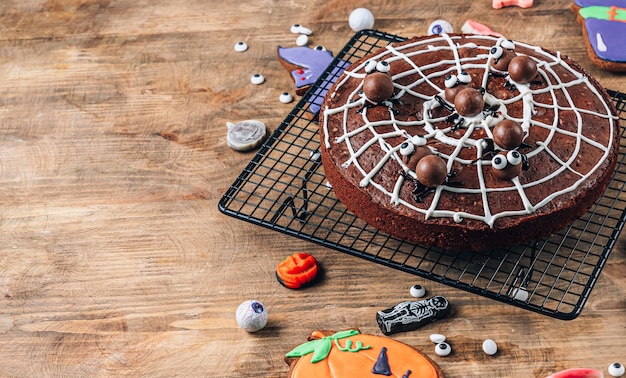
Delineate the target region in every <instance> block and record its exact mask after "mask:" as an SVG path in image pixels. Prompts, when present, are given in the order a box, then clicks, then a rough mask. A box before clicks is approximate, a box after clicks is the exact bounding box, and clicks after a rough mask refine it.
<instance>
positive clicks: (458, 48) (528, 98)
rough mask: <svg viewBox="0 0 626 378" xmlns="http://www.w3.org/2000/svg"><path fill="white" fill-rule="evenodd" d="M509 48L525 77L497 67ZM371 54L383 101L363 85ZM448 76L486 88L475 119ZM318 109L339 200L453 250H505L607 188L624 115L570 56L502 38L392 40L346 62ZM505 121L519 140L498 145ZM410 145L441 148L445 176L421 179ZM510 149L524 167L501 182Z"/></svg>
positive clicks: (549, 228) (577, 211) (376, 221)
mask: <svg viewBox="0 0 626 378" xmlns="http://www.w3.org/2000/svg"><path fill="white" fill-rule="evenodd" d="M513 45H514V47H513ZM495 47H498V48H499V50H502V51H501V52H502V54H501V56H500V57H499V58H495V55H497V52H496V53H495V54H494V52H493V50H494V48H495ZM506 54H513V55H514V56H517V57H523V58H525V59H526V60H527V61H528V60H530V63H532V64H534V65H535V66H536V68H535V69H536V75H534V76H533V77H532V79H530V80H529V81H528V82H527V83H526V82H523V81H524V80H526V79H522V78H523V77H528V75H527V74H526V72H521V73H520V72H518V70H517V68H515V70H516V71H515V72H514V74H510V73H509V72H508V70H507V69H506V68H505V69H504V70H501V69H496V68H495V63H496V61H497V60H504V59H505V56H506ZM528 58H530V59H528ZM371 61H378V62H380V61H385V62H387V63H388V66H389V68H388V71H387V74H388V75H389V76H390V77H391V79H392V81H393V84H394V88H395V91H394V95H393V96H392V97H391V98H389V99H388V100H386V101H382V102H376V103H372V102H371V101H369V100H368V98H366V96H364V94H363V93H362V91H361V89H362V85H363V82H364V79H365V78H366V77H367V75H368V72H367V70H368V67H369V68H371V67H372V65H373V64H372V63H371ZM511 70H513V69H511ZM524 70H526V68H524ZM451 76H455V77H457V78H458V80H459V81H461V80H463V81H465V82H463V83H457V84H459V85H461V84H462V85H464V86H467V87H470V88H473V89H474V90H478V91H481V93H482V94H483V97H484V101H485V105H484V108H483V109H480V111H479V114H478V115H474V114H473V113H474V112H473V110H474V109H472V112H471V113H464V112H465V107H464V108H463V110H461V109H460V108H459V109H457V107H455V105H456V104H455V101H451V100H450V99H449V98H447V97H446V96H447V92H446V90H447V89H449V88H448V87H449V86H448V84H449V83H448V82H449V81H450V77H451ZM531 76H532V74H531ZM468 77H469V79H468ZM511 77H515V78H516V79H517V80H518V81H517V82H516V81H514V80H512V79H511ZM461 78H463V79H461ZM322 109H323V113H322V114H321V116H320V137H321V156H322V163H323V166H324V172H325V174H326V177H327V179H328V181H329V183H330V184H331V186H332V187H333V190H334V192H335V194H336V196H337V198H338V199H339V200H340V201H341V202H342V203H344V204H345V206H346V207H347V208H348V209H350V210H351V211H352V212H354V213H355V214H356V215H357V216H358V217H359V218H361V219H363V220H365V221H366V222H368V223H369V224H371V225H373V226H374V227H376V228H378V229H380V230H382V231H384V232H386V233H389V234H391V235H394V236H396V237H399V238H401V239H405V240H409V241H413V242H417V243H421V244H425V245H433V246H439V247H443V248H447V249H456V250H484V249H490V248H498V247H507V246H511V245H517V244H521V243H524V242H528V241H532V240H537V239H540V238H542V237H545V236H547V235H549V234H551V233H553V232H556V231H559V230H561V229H563V228H564V227H566V226H567V225H569V224H570V223H571V222H573V221H574V220H575V219H576V218H577V217H580V216H581V215H582V214H584V213H585V212H586V211H587V210H588V209H589V208H590V207H591V206H592V205H593V203H594V202H595V201H596V200H597V199H598V198H599V197H600V196H601V195H602V194H603V193H604V191H605V190H606V187H607V186H608V184H609V182H610V179H611V176H612V173H613V171H614V169H615V165H616V161H617V154H618V147H619V143H618V141H619V132H618V129H619V126H618V118H617V117H616V111H615V109H614V106H613V104H612V102H611V100H610V98H609V96H608V94H607V93H606V91H605V90H604V89H603V88H602V87H601V86H600V85H599V84H598V82H597V81H596V80H595V79H593V78H592V77H591V76H590V75H589V74H588V73H587V72H586V71H585V70H584V69H583V68H582V67H580V66H579V65H578V64H576V63H575V62H573V61H571V60H570V59H568V58H567V57H566V56H563V55H561V54H559V53H554V52H552V51H549V50H545V49H541V48H539V47H535V46H531V45H528V44H524V43H520V42H512V41H508V40H506V39H504V38H497V37H489V36H477V35H441V36H429V37H420V38H413V39H410V40H408V41H406V42H402V43H397V44H391V45H390V46H388V47H386V48H383V49H381V50H379V51H377V52H374V53H373V54H371V55H370V56H367V57H364V58H362V59H361V60H359V61H357V62H356V63H354V64H353V65H352V66H351V67H349V68H348V69H347V70H346V71H345V72H344V74H343V75H342V76H341V77H340V78H339V79H338V80H337V82H336V83H335V84H334V85H333V87H331V89H330V90H329V92H328V94H327V96H326V98H325V102H324V104H323V107H322ZM462 112H463V115H460V113H462ZM503 120H507V121H510V120H512V121H515V122H517V123H518V124H520V125H521V126H520V127H522V130H523V143H522V144H521V145H520V146H518V147H515V148H511V147H508V148H506V149H504V148H501V147H500V146H498V145H497V144H496V145H495V146H494V143H493V141H494V140H499V139H498V136H497V135H495V136H494V133H493V130H494V128H495V126H496V125H497V123H498V122H500V121H503ZM406 143H408V144H412V145H413V146H412V147H411V146H409V147H411V149H413V150H417V149H420V148H427V149H428V150H429V151H428V153H432V154H434V155H437V156H440V157H441V158H442V159H443V160H444V161H445V163H446V167H447V178H446V180H445V181H444V182H442V183H441V184H438V185H435V186H434V187H424V185H422V184H421V182H420V177H419V170H417V173H416V169H415V168H414V167H413V166H412V165H411V164H413V163H410V156H411V155H405V152H406V151H404V148H403V145H404V144H406ZM511 151H513V152H517V153H518V155H519V157H520V158H522V159H523V160H524V164H525V169H524V170H520V169H518V170H519V171H520V173H519V174H517V175H514V176H513V177H512V178H505V179H502V178H501V176H500V175H499V174H500V173H501V172H500V171H499V170H498V169H495V168H494V167H495V162H494V160H498V158H496V156H498V154H504V156H506V153H507V152H511ZM502 159H504V158H503V157H502V158H500V160H502ZM504 160H505V162H506V159H504ZM492 165H493V166H492ZM421 181H425V179H423V178H422V179H421Z"/></svg>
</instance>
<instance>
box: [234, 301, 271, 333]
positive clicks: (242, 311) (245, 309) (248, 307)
mask: <svg viewBox="0 0 626 378" xmlns="http://www.w3.org/2000/svg"><path fill="white" fill-rule="evenodd" d="M235 317H236V319H237V324H239V327H241V328H243V329H244V330H245V331H247V332H256V331H258V330H260V329H263V328H264V327H265V325H266V324H267V310H265V307H264V306H263V304H262V303H261V302H259V301H255V300H247V301H245V302H243V303H242V304H240V305H239V307H237V313H236V314H235Z"/></svg>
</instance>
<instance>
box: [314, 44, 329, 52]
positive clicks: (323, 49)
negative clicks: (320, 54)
mask: <svg viewBox="0 0 626 378" xmlns="http://www.w3.org/2000/svg"><path fill="white" fill-rule="evenodd" d="M313 50H317V51H326V47H324V46H322V45H317V46H315V47H313Z"/></svg>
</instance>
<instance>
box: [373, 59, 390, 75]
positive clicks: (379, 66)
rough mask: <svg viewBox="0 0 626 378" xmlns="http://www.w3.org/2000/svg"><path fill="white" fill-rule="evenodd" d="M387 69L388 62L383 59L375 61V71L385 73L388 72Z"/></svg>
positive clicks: (388, 68)
mask: <svg viewBox="0 0 626 378" xmlns="http://www.w3.org/2000/svg"><path fill="white" fill-rule="evenodd" d="M389 70H390V67H389V63H387V62H385V61H384V60H383V61H380V62H378V63H376V71H378V72H382V73H387V72H389Z"/></svg>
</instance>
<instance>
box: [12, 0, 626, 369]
mask: <svg viewBox="0 0 626 378" xmlns="http://www.w3.org/2000/svg"><path fill="white" fill-rule="evenodd" d="M360 6H365V7H367V8H369V9H370V10H372V12H373V13H374V15H375V16H376V24H375V28H377V29H379V30H382V31H385V32H389V33H393V34H398V35H402V36H412V35H419V34H423V33H425V31H426V28H427V25H428V24H429V23H430V22H431V21H433V20H435V19H439V18H443V19H446V20H448V21H449V22H451V23H452V25H454V27H455V28H456V30H460V27H461V25H462V24H463V23H464V22H465V21H466V20H467V19H474V20H476V21H480V22H483V23H486V24H488V25H490V26H491V27H492V28H493V29H495V30H497V31H499V32H501V33H503V34H505V35H507V36H508V37H509V38H512V39H517V40H522V41H526V42H530V43H534V44H538V45H541V46H544V47H546V48H549V49H552V50H558V51H561V52H563V53H564V54H566V55H569V56H570V57H571V58H573V59H575V60H577V61H579V62H580V63H581V64H582V65H583V66H584V67H586V68H587V69H588V70H589V71H590V72H591V73H592V74H594V75H595V76H596V77H597V78H598V80H599V81H600V82H601V83H602V84H603V85H605V86H607V87H609V88H612V89H615V90H621V91H626V76H625V75H619V74H611V73H607V72H602V71H600V70H598V69H596V68H595V67H594V66H593V65H592V64H591V62H590V60H589V59H588V58H587V55H586V51H585V48H584V44H583V40H582V36H581V28H580V26H579V25H578V24H577V23H576V21H575V17H574V15H573V14H572V13H571V12H570V10H569V1H565V0H559V1H545V0H543V1H535V6H534V7H533V8H530V9H520V8H506V9H501V10H494V9H492V7H491V2H490V1H475V2H463V1H458V0H441V1H416V0H411V1H393V2H391V1H385V2H380V1H379V2H376V1H369V2H360V1H350V0H341V1H321V0H308V1H305V0H290V1H269V0H266V1H251V0H241V1H237V2H230V1H215V0H212V1H211V0H207V1H201V0H187V1H180V2H176V1H163V0H155V1H137V0H132V1H131V0H47V1H43V0H5V1H3V2H2V4H0V25H1V26H0V187H1V188H2V192H3V195H2V196H0V251H1V254H0V293H1V294H2V295H0V376H2V377H26V376H54V377H83V376H85V377H86V376H93V377H105V376H128V377H173V376H186V377H196V376H206V377H238V376H242V377H243V376H250V377H253V376H254V377H284V376H285V375H286V372H287V365H286V364H285V363H284V362H283V356H284V354H285V353H286V352H287V351H288V350H289V349H291V348H292V347H293V346H295V345H297V344H299V343H301V342H303V341H304V340H305V338H306V336H307V335H308V333H309V332H310V331H312V330H316V329H334V330H341V329H345V328H350V327H359V328H360V329H361V331H363V332H366V333H373V334H380V330H379V329H378V327H377V325H376V323H375V321H374V316H375V313H376V311H378V310H380V309H383V308H386V307H389V306H390V305H393V304H395V303H398V302H400V301H403V300H406V299H407V298H408V297H409V295H408V290H409V287H410V286H411V285H413V284H422V285H423V286H425V287H426V288H427V289H428V292H429V293H430V294H437V295H444V296H446V297H447V298H448V299H449V300H450V301H451V303H453V305H454V311H453V314H452V316H451V317H449V318H448V319H446V320H443V321H440V322H438V323H435V324H432V325H430V326H427V327H425V328H423V329H421V330H419V331H415V332H408V333H403V334H397V335H394V338H396V339H397V340H400V341H403V342H406V343H408V344H410V345H413V346H415V347H416V348H418V349H420V350H422V351H423V352H425V353H426V354H427V355H429V356H430V357H432V358H434V359H435V360H436V361H437V362H439V364H440V366H441V368H442V369H443V371H444V372H445V374H446V376H447V377H483V376H497V377H545V376H546V375H548V374H550V373H553V372H556V371H559V370H562V369H565V368H571V367H590V368H596V369H599V370H602V371H603V372H604V373H605V375H606V376H608V372H607V367H608V366H609V364H611V363H613V362H621V363H622V364H626V347H625V345H626V341H625V340H626V299H625V296H624V293H625V292H626V275H625V274H624V267H625V266H626V265H625V264H626V252H625V250H626V238H625V237H623V233H622V237H621V238H619V240H618V241H617V243H616V246H615V248H614V249H613V251H612V253H611V255H610V258H609V259H608V261H607V263H606V265H605V267H604V269H603V271H602V274H601V275H600V277H599V279H598V281H597V283H596V285H595V288H594V289H593V291H592V292H591V295H590V297H589V299H588V302H587V304H586V305H585V307H584V309H583V311H582V314H581V315H580V316H579V317H578V318H576V319H575V320H571V321H563V320H557V319H554V318H551V317H548V316H545V315H541V314H537V313H534V312H531V311H528V310H524V309H520V308H517V307H514V306H511V305H507V304H504V303H500V302H497V301H494V300H492V299H488V298H485V297H482V296H478V295H474V294H470V293H467V292H465V291H462V290H459V289H457V288H453V287H449V286H446V285H442V284H438V283H435V282H431V281H428V280H425V279H421V278H419V277H417V276H414V275H411V274H407V273H403V272H399V271H396V270H394V269H391V268H387V267H383V266H381V265H378V264H374V263H370V262H366V261H364V260H362V259H359V258H356V257H352V256H349V255H347V254H343V253H340V252H337V251H334V250H331V249H328V248H324V247H321V246H318V245H315V244H312V243H310V242H307V241H304V240H301V239H298V238H294V237H290V236H287V235H284V234H281V233H278V232H275V231H272V230H268V229H265V228H261V227H259V226H255V225H252V224H249V223H247V222H243V221H241V220H238V219H235V218H232V217H228V216H225V215H223V214H221V213H220V212H219V210H218V201H219V200H220V198H221V196H222V195H223V194H224V193H225V191H226V190H227V188H228V187H229V185H230V184H231V183H232V182H233V181H234V179H235V178H236V177H237V175H238V174H239V173H240V172H241V170H242V169H243V168H244V167H245V166H246V164H247V163H248V162H249V161H250V159H251V158H252V157H253V156H254V152H248V153H240V152H236V151H233V150H231V149H230V148H229V147H228V146H227V145H226V122H227V121H231V122H238V121H241V120H245V119H258V120H261V121H263V122H265V123H266V124H267V125H268V126H269V127H270V128H272V129H273V128H275V127H276V126H277V125H278V124H279V123H280V122H281V121H282V120H283V118H284V117H285V116H286V115H287V114H288V113H289V112H290V110H291V108H292V106H293V105H294V103H291V104H282V103H280V102H279V101H278V97H279V95H280V94H281V93H282V92H284V91H289V92H291V93H294V92H295V91H294V85H293V83H292V81H291V78H290V76H289V73H288V72H287V71H286V70H285V69H284V68H283V67H282V66H281V65H280V64H279V62H278V61H277V59H276V47H277V46H278V45H282V46H295V35H294V34H291V33H290V27H291V25H292V24H294V23H300V24H302V25H304V26H307V27H309V28H310V29H312V30H313V35H311V37H310V42H309V44H310V45H311V46H314V45H324V46H325V47H327V48H328V49H329V50H333V51H338V50H340V49H341V47H343V45H344V44H345V43H346V42H347V41H348V40H349V38H350V37H352V35H353V34H354V33H353V31H352V30H351V29H350V28H349V26H348V22H347V20H348V15H349V13H350V11H351V10H352V9H354V8H357V7H360ZM237 41H245V42H246V43H247V44H248V45H249V46H250V48H249V50H248V51H246V52H245V53H237V52H235V51H234V49H233V46H234V44H235V42H237ZM254 73H261V74H263V75H264V76H265V79H266V81H265V83H264V84H263V85H259V86H255V85H252V84H250V77H251V75H252V74H254ZM298 251H305V252H308V253H311V254H313V255H314V256H315V257H316V258H317V259H318V261H319V262H320V264H321V265H322V266H323V269H324V276H323V278H322V279H321V280H320V281H319V282H318V283H317V284H316V285H314V286H312V287H310V288H307V289H305V290H299V291H293V290H289V289H286V288H284V287H282V286H281V285H279V284H278V283H277V282H276V279H275V276H274V272H275V268H276V265H277V263H278V262H280V261H281V260H282V259H283V258H284V257H285V256H287V255H288V254H291V253H295V252H298ZM251 298H254V299H257V300H260V301H261V302H263V303H264V304H265V306H266V307H267V308H268V310H269V323H268V325H267V327H266V328H265V329H263V330H262V331H259V332H257V333H254V334H249V333H246V332H245V331H243V330H242V329H240V328H239V327H238V326H237V324H236V321H235V310H236V308H237V306H238V305H239V303H241V302H242V301H244V300H246V299H251ZM434 332H438V333H443V334H445V335H446V336H447V337H448V339H449V340H450V343H451V345H452V346H453V348H454V352H453V354H452V355H450V356H448V357H445V358H442V357H438V356H436V355H435V353H434V348H433V345H432V343H431V342H430V341H429V340H428V335H430V334H431V333H434ZM486 338H492V339H494V340H496V341H497V342H498V345H499V352H498V354H497V355H496V356H493V357H489V356H486V355H485V354H484V353H483V352H482V351H481V348H480V345H481V343H482V341H483V340H484V339H486Z"/></svg>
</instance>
